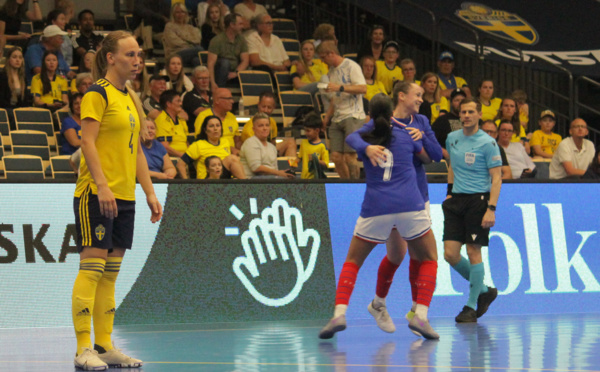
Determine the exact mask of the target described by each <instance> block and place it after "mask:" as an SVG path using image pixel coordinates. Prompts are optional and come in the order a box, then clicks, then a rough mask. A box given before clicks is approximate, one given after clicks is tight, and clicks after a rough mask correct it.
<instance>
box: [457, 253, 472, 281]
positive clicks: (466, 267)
mask: <svg viewBox="0 0 600 372" xmlns="http://www.w3.org/2000/svg"><path fill="white" fill-rule="evenodd" d="M452 268H453V269H454V270H456V271H457V272H458V273H459V274H460V275H461V276H462V277H463V278H465V279H467V280H469V273H470V272H471V263H469V260H467V259H466V258H464V257H463V256H460V261H459V262H458V263H457V264H456V265H454V266H452Z"/></svg>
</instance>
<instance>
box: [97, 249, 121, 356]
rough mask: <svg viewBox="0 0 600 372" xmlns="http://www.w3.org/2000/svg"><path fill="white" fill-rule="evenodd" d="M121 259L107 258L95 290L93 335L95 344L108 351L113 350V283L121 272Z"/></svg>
mask: <svg viewBox="0 0 600 372" xmlns="http://www.w3.org/2000/svg"><path fill="white" fill-rule="evenodd" d="M121 262H123V257H108V258H107V259H106V268H105V269H104V274H103V275H102V278H100V280H99V281H98V287H97V288H96V303H95V304H94V310H93V313H94V335H95V342H94V343H95V344H96V345H98V346H100V347H102V348H103V349H104V350H106V351H108V350H111V349H112V348H113V346H112V341H111V334H112V331H113V323H114V320H115V310H116V303H115V282H116V281H117V276H118V275H119V270H121Z"/></svg>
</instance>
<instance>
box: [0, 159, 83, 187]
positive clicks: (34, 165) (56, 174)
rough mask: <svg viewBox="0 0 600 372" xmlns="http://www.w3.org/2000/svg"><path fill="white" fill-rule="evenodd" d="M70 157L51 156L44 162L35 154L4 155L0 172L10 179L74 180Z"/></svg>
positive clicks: (0, 163) (0, 164)
mask: <svg viewBox="0 0 600 372" xmlns="http://www.w3.org/2000/svg"><path fill="white" fill-rule="evenodd" d="M70 158H71V156H69V155H59V156H52V157H51V158H50V160H49V161H48V162H44V161H43V160H42V158H41V157H40V156H35V155H6V156H3V157H2V160H1V161H0V173H3V176H4V177H3V178H6V179H7V180H11V181H32V180H44V179H63V180H75V179H76V178H77V176H76V175H75V172H74V171H73V168H71V165H70V163H69V159H70ZM45 163H48V164H49V165H45Z"/></svg>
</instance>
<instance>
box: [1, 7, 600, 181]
mask: <svg viewBox="0 0 600 372" xmlns="http://www.w3.org/2000/svg"><path fill="white" fill-rule="evenodd" d="M57 3H58V4H59V7H57V8H56V9H52V10H50V11H48V12H47V14H43V12H42V10H41V9H40V6H39V2H38V1H37V0H6V1H5V3H4V5H3V6H2V7H1V8H0V53H2V54H0V56H3V57H4V68H3V69H2V70H1V71H0V104H1V106H2V108H5V109H7V111H8V113H9V118H10V120H11V121H13V118H12V113H11V111H12V110H13V109H14V108H17V107H31V106H34V107H43V108H48V109H50V110H52V111H56V110H61V111H68V112H69V114H70V116H69V117H68V118H67V119H65V120H63V121H62V128H61V133H62V136H63V138H64V141H63V146H62V153H64V154H71V153H74V152H75V151H76V150H77V148H78V147H79V143H80V129H81V127H80V126H79V125H80V123H81V118H80V103H81V98H82V96H83V95H84V94H85V92H86V91H87V89H88V88H89V87H90V86H91V85H92V84H93V82H94V80H93V77H92V71H91V66H92V62H93V60H94V58H96V51H97V50H98V49H99V48H100V47H101V45H102V40H103V36H102V34H101V33H98V32H96V31H95V27H96V26H95V16H94V13H93V12H92V11H91V10H89V9H82V10H80V11H79V12H78V13H77V19H76V21H77V23H78V25H77V29H78V32H77V33H73V32H72V30H71V27H70V26H69V24H70V20H71V18H73V17H74V15H75V11H76V8H75V4H74V2H73V1H71V0H61V1H59V2H57ZM185 3H186V2H183V1H172V2H168V1H159V2H156V1H152V0H136V1H135V11H134V23H133V25H131V27H132V29H134V30H135V31H134V35H136V36H137V37H138V40H139V42H140V53H139V60H140V63H139V68H138V74H137V76H136V78H135V79H134V80H133V81H131V82H130V83H131V86H132V87H133V89H134V91H136V92H137V93H138V94H139V96H140V98H141V100H142V101H143V106H144V111H145V114H146V115H147V118H148V120H149V121H152V125H150V128H151V130H150V131H149V132H150V135H149V138H147V139H146V141H145V142H144V144H143V145H144V151H145V152H146V154H147V157H148V161H149V163H151V165H152V169H151V170H152V176H153V177H158V178H173V177H176V176H179V177H189V176H194V175H195V177H197V178H230V177H235V178H251V177H265V176H269V177H282V178H290V177H293V172H289V171H288V172H286V170H279V169H278V168H277V157H278V156H280V157H281V156H285V157H287V158H289V159H295V160H292V161H291V162H290V164H294V163H297V162H298V161H300V162H301V169H298V171H301V174H302V178H312V177H314V176H315V172H314V170H312V171H310V170H309V169H308V166H309V163H310V160H311V159H312V154H316V156H317V158H318V159H319V160H318V161H317V163H319V162H320V163H319V164H320V165H321V166H323V167H327V166H328V163H329V151H328V150H327V148H329V149H330V150H331V160H332V162H333V163H334V164H335V170H336V172H337V173H338V175H339V176H340V177H341V178H358V177H359V164H358V162H357V158H356V154H355V153H353V151H352V150H351V149H350V148H348V146H347V145H346V144H345V138H346V137H347V135H349V134H350V133H352V132H353V131H354V130H356V129H357V128H359V127H360V126H362V124H363V123H364V122H365V120H368V119H369V118H368V116H367V115H368V112H367V110H366V108H368V101H369V100H370V99H371V98H372V97H373V96H374V95H376V94H378V93H385V94H388V95H389V94H391V92H392V91H393V88H394V85H395V84H396V83H397V82H400V81H409V82H413V83H416V84H417V85H420V86H421V87H422V89H423V93H422V98H423V103H422V104H421V106H420V108H419V113H421V114H423V115H425V116H427V118H428V119H429V120H430V123H431V125H432V128H433V130H434V132H435V134H436V138H437V140H438V141H439V143H440V144H441V145H442V147H444V146H445V141H446V138H447V136H448V134H449V133H450V132H452V131H455V130H457V129H460V128H461V123H460V119H459V115H458V108H459V106H460V102H461V100H462V99H465V98H470V97H471V89H470V85H469V84H468V83H467V81H466V80H465V79H464V78H462V77H460V76H457V75H456V74H455V71H454V68H455V58H454V54H453V53H452V52H450V51H443V52H442V53H441V54H440V55H439V57H438V61H437V67H438V71H436V72H433V71H424V72H423V73H422V74H421V75H418V74H417V68H418V66H417V65H416V64H415V62H414V61H413V60H412V59H410V58H406V57H407V56H401V48H400V45H399V44H398V43H397V42H396V41H394V40H390V39H389V38H388V37H387V35H386V30H385V27H383V26H380V25H374V26H372V28H371V29H370V31H369V35H368V40H367V42H366V43H365V44H364V45H361V46H359V47H358V48H357V56H356V58H345V57H344V56H342V55H341V54H340V52H339V50H338V48H337V38H336V35H335V28H334V26H333V25H331V24H327V23H323V24H320V25H319V26H318V27H317V28H316V29H315V31H314V33H313V35H312V36H313V39H310V40H304V41H302V42H301V44H300V45H299V47H300V48H299V53H297V55H295V58H293V59H292V58H290V55H291V54H290V52H289V51H286V49H285V47H284V43H283V42H282V40H281V39H280V38H279V37H278V36H277V35H275V34H274V33H273V19H272V18H271V15H269V13H268V12H267V9H266V8H265V7H264V6H263V5H261V4H258V3H255V2H254V1H253V0H243V1H242V2H240V3H238V4H237V5H235V7H233V9H230V8H229V7H227V6H226V5H225V4H223V3H222V1H221V0H207V1H201V2H197V9H196V14H195V17H194V15H192V14H190V12H189V10H188V9H187V8H186V5H185ZM195 4H196V3H194V7H195V6H196V5H195ZM26 20H30V21H40V22H44V23H45V26H44V28H43V31H42V32H41V33H40V34H39V37H36V36H32V35H31V34H29V33H24V32H22V31H21V23H22V22H23V21H26ZM160 44H162V45H163V47H164V52H165V59H164V68H163V69H156V70H155V71H156V72H157V73H153V74H151V73H149V72H148V68H147V61H146V58H147V56H149V55H151V53H152V50H153V48H154V46H155V45H160ZM6 45H9V46H11V47H10V48H6V50H5V48H4V46H6ZM201 51H207V61H206V65H205V66H203V65H201V61H200V57H199V52H201ZM357 62H358V63H357ZM248 69H253V70H262V71H267V72H269V73H271V74H272V76H273V78H274V75H273V74H274V73H275V72H282V71H283V72H289V73H290V78H291V81H292V84H293V88H294V89H295V90H298V91H302V92H308V93H310V94H311V95H312V97H313V100H314V102H315V104H314V109H315V111H316V112H317V113H316V115H314V116H312V119H311V120H308V121H306V122H305V125H302V128H303V130H304V133H305V136H306V139H305V140H303V141H302V143H301V145H300V147H298V146H297V145H296V139H295V138H292V137H285V138H282V137H280V136H278V134H279V133H278V129H277V123H276V121H275V120H274V117H273V113H274V111H275V109H276V107H277V106H278V102H277V101H278V99H277V96H276V95H273V94H272V93H268V94H264V95H261V96H260V99H259V103H258V105H257V108H256V109H257V110H258V114H257V115H255V116H254V117H253V118H251V119H250V120H249V121H248V122H246V124H245V125H244V126H243V128H242V130H240V123H239V122H238V118H237V117H236V115H235V114H234V112H233V108H234V97H233V95H232V92H231V89H229V88H231V87H232V86H234V87H235V86H237V85H238V84H239V81H238V73H239V72H241V71H245V70H248ZM186 72H187V74H186ZM274 88H275V89H276V87H274ZM495 88H496V87H495V82H494V80H492V79H482V80H481V81H480V82H478V85H477V91H476V92H475V93H476V98H477V100H478V101H479V103H481V107H482V126H481V128H482V130H485V131H486V132H487V133H488V134H490V135H491V136H492V137H494V138H496V139H497V142H498V144H499V147H500V149H501V152H502V153H503V154H505V156H504V162H505V164H504V167H503V178H513V179H516V178H524V177H532V176H534V175H535V174H536V172H537V169H536V167H537V166H539V164H540V163H543V162H546V165H547V168H549V171H548V175H549V177H550V178H552V179H559V178H564V177H577V176H582V175H583V174H584V173H585V174H586V177H593V176H594V175H596V176H597V175H598V156H597V154H596V151H595V148H594V144H593V143H592V142H590V141H589V140H587V139H586V138H585V137H586V136H587V134H588V129H587V124H586V123H585V121H583V120H582V119H580V118H577V119H575V120H574V121H573V122H572V123H571V125H570V129H569V134H570V137H567V138H565V139H563V138H562V137H561V136H560V135H559V134H557V133H555V132H554V131H553V130H554V126H555V124H556V120H557V116H556V114H555V113H554V112H553V111H551V110H545V111H543V112H542V113H541V115H540V117H539V120H537V121H534V123H536V124H537V125H530V124H529V121H530V120H529V119H530V118H529V106H528V104H527V95H526V94H525V92H524V91H522V90H517V91H514V92H513V93H512V94H511V95H509V96H505V97H497V96H496V93H497V92H496V89H495ZM317 94H319V100H322V103H323V105H322V106H321V105H319V104H318V103H317ZM319 110H321V111H320V112H319ZM319 114H323V119H322V121H321V119H320V116H319ZM315 118H317V119H318V120H319V123H320V126H319V127H318V128H317V126H316V124H315V123H316V119H315ZM492 124H494V125H495V126H496V128H495V129H496V130H494V128H493V127H492V126H491V125H492ZM12 127H13V128H14V123H12ZM327 133H328V134H329V137H328V140H327V141H323V139H322V138H323V137H324V136H325V134H327ZM326 144H327V145H328V146H326ZM163 150H164V151H163ZM444 157H446V158H447V152H446V150H445V149H444ZM171 158H174V159H179V160H180V161H178V162H177V171H176V168H175V166H174V165H173V163H172V162H171ZM167 159H168V161H167ZM217 160H218V161H217ZM590 166H592V168H590V170H588V167H590ZM586 171H587V173H586Z"/></svg>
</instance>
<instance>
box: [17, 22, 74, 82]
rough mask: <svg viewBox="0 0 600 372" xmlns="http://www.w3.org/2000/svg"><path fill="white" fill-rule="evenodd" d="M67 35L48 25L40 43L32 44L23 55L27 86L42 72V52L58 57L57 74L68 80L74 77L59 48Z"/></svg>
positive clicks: (54, 26)
mask: <svg viewBox="0 0 600 372" xmlns="http://www.w3.org/2000/svg"><path fill="white" fill-rule="evenodd" d="M65 35H67V33H66V32H64V31H62V30H61V29H60V27H58V26H57V25H50V26H47V27H46V28H45V29H44V32H43V33H42V37H41V41H40V42H39V44H33V45H31V46H30V47H29V48H27V52H26V53H25V78H26V79H27V85H31V78H32V77H33V76H34V75H37V74H39V73H40V72H41V71H42V56H43V55H44V52H46V51H47V50H48V51H53V52H55V53H56V55H57V56H58V71H57V72H58V73H59V74H60V75H64V76H66V77H68V78H69V79H72V78H74V77H75V76H76V74H75V72H73V71H71V67H69V64H68V63H67V62H66V61H65V58H64V56H63V55H62V53H61V51H60V48H61V47H62V44H63V37H64V36H65Z"/></svg>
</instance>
